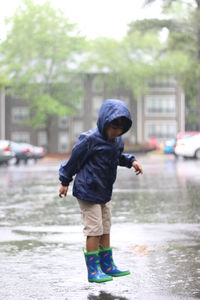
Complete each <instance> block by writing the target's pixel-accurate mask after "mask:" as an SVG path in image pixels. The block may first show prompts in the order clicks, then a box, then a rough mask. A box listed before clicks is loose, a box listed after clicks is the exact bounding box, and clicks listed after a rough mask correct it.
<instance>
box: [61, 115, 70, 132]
mask: <svg viewBox="0 0 200 300" xmlns="http://www.w3.org/2000/svg"><path fill="white" fill-rule="evenodd" d="M58 126H59V128H61V129H66V130H68V129H69V117H67V116H62V117H59V119H58Z"/></svg>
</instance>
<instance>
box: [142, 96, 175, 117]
mask: <svg viewBox="0 0 200 300" xmlns="http://www.w3.org/2000/svg"><path fill="white" fill-rule="evenodd" d="M145 112H146V114H170V115H171V114H173V115H174V114H175V113H176V98H175V95H150V96H146V97H145Z"/></svg>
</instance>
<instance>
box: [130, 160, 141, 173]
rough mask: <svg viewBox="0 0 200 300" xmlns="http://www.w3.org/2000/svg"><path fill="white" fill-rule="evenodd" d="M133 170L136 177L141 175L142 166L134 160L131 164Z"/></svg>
mask: <svg viewBox="0 0 200 300" xmlns="http://www.w3.org/2000/svg"><path fill="white" fill-rule="evenodd" d="M132 166H133V168H134V169H135V173H136V175H139V174H143V170H142V166H141V165H140V164H139V163H138V162H137V160H135V161H134V162H133V164H132Z"/></svg>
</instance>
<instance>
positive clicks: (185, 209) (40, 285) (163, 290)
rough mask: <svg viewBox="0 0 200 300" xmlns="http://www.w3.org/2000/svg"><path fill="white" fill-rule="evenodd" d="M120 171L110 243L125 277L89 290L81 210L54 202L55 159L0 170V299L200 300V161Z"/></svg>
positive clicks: (149, 163)
mask: <svg viewBox="0 0 200 300" xmlns="http://www.w3.org/2000/svg"><path fill="white" fill-rule="evenodd" d="M138 160H139V161H140V162H141V164H142V165H143V168H144V175H143V176H137V177H136V176H135V174H134V171H133V170H130V169H126V168H119V171H118V178H117V181H116V184H115V186H114V192H113V199H112V211H113V225H112V233H111V237H112V238H111V243H112V247H113V252H114V259H115V261H116V263H117V264H118V265H120V266H122V267H128V268H130V270H131V275H130V276H126V277H122V278H115V279H114V280H113V281H112V282H107V283H103V284H95V283H94V284H92V283H88V282H87V272H86V266H85V262H84V257H83V253H82V247H83V246H84V237H83V235H82V225H81V217H80V213H79V208H78V205H77V203H76V199H74V198H73V197H72V195H71V188H70V192H69V196H68V197H67V198H66V199H60V198H58V189H59V181H58V168H59V164H60V161H56V160H54V161H48V160H41V161H39V162H38V164H36V165H35V164H33V163H32V162H29V163H28V165H23V164H21V165H19V166H15V165H10V166H8V167H4V166H2V167H1V168H0V189H1V194H0V261H1V268H0V299H6V300H17V299H20V300H29V299H46V300H47V299H48V300H50V299H51V300H55V299H58V300H61V299H62V300H64V299H77V300H79V299H84V300H85V299H89V300H94V299H95V300H96V299H99V300H100V299H102V300H108V299H113V300H114V299H121V300H123V299H130V300H132V299H152V300H156V299H161V300H162V299H169V300H171V299H180V300H182V299H197V298H200V287H199V282H200V225H199V222H200V196H199V195H200V171H199V170H200V161H199V160H198V161H196V160H178V161H176V160H175V159H174V157H173V156H171V155H169V156H164V155H162V156H148V155H147V156H139V157H138Z"/></svg>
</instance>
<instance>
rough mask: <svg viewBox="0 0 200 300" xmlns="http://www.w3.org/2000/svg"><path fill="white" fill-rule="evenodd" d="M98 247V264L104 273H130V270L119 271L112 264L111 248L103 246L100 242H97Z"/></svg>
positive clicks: (116, 275)
mask: <svg viewBox="0 0 200 300" xmlns="http://www.w3.org/2000/svg"><path fill="white" fill-rule="evenodd" d="M99 247H100V250H99V257H100V266H101V269H102V271H103V272H104V273H106V274H108V275H110V276H113V277H118V276H125V275H129V274H130V271H128V270H126V271H121V270H119V269H118V268H117V266H116V265H115V264H114V261H113V258H112V248H104V246H103V245H102V244H99Z"/></svg>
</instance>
